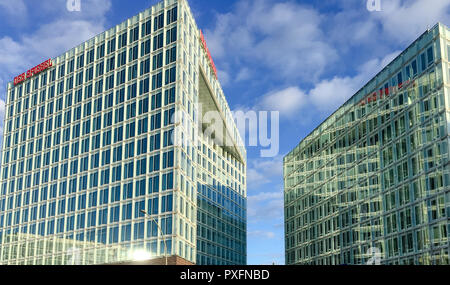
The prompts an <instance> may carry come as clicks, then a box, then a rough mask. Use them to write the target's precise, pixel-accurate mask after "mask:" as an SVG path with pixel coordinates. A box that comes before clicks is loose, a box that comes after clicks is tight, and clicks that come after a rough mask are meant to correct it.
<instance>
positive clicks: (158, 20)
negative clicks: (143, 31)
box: [153, 13, 164, 31]
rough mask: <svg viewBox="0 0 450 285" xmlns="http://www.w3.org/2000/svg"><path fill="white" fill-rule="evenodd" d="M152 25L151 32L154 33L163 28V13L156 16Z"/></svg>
mask: <svg viewBox="0 0 450 285" xmlns="http://www.w3.org/2000/svg"><path fill="white" fill-rule="evenodd" d="M153 23H154V24H153V30H154V31H157V30H159V29H161V28H162V27H164V13H162V14H161V15H159V16H156V17H155V18H154V19H153Z"/></svg>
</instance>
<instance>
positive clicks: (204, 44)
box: [200, 30, 217, 79]
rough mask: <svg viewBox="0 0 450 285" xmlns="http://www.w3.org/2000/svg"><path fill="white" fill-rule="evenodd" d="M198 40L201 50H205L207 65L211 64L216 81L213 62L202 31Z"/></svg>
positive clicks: (215, 70)
mask: <svg viewBox="0 0 450 285" xmlns="http://www.w3.org/2000/svg"><path fill="white" fill-rule="evenodd" d="M200 40H201V41H202V44H203V48H204V49H205V51H206V54H207V55H208V59H209V63H210V64H211V68H212V70H213V71H214V75H215V76H216V79H217V69H216V65H215V64H214V60H213V59H212V56H211V53H210V52H209V49H208V45H207V44H206V40H205V37H204V36H203V32H202V30H200Z"/></svg>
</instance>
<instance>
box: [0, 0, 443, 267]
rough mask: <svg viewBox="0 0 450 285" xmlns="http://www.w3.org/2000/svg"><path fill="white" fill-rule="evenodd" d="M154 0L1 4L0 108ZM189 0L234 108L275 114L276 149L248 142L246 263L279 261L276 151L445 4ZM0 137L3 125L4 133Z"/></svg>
mask: <svg viewBox="0 0 450 285" xmlns="http://www.w3.org/2000/svg"><path fill="white" fill-rule="evenodd" d="M157 2H158V1H142V0H139V1H138V0H129V1H122V0H81V5H82V6H81V7H82V11H81V12H68V11H67V10H66V0H39V1H34V0H0V114H1V116H2V119H1V127H2V126H3V113H4V109H5V103H4V100H5V87H6V83H7V82H8V81H11V80H13V78H14V76H16V75H18V74H19V73H21V72H23V71H25V70H27V69H29V68H30V67H33V66H35V65H37V64H39V63H41V62H42V61H43V60H45V59H47V58H50V57H55V56H58V55H60V54H61V53H63V52H64V51H66V50H68V49H70V48H72V47H74V46H76V45H77V44H79V43H81V42H83V41H85V40H87V39H89V38H91V37H92V36H94V35H96V34H98V33H101V32H103V31H104V30H106V29H109V28H111V27H113V26H115V25H116V24H119V23H121V22H122V21H123V20H125V19H127V18H129V17H131V16H133V15H135V14H137V13H139V12H140V11H142V10H144V9H146V8H148V7H149V6H152V5H153V4H155V3H157ZM380 2H381V11H375V12H370V11H369V10H368V9H367V0H346V1H340V0H323V1H306V0H304V1H300V0H297V1H289V0H260V1H258V0H236V1H233V0H228V1H211V0H190V1H189V3H190V5H191V9H192V11H193V13H194V16H195V18H196V21H197V24H198V26H199V27H200V28H201V29H203V30H204V32H205V37H206V41H207V43H208V46H209V49H210V50H211V53H212V56H213V58H214V61H215V64H216V66H217V68H218V70H219V79H220V81H221V83H222V86H223V89H224V92H225V95H226V97H227V99H228V102H229V105H230V107H231V108H232V109H233V110H243V111H248V110H268V111H279V112H280V153H279V155H278V156H276V157H274V158H261V157H260V148H258V147H249V148H248V263H249V264H271V263H272V262H275V263H276V264H284V238H283V232H284V230H283V195H282V191H283V177H282V157H283V156H284V155H285V154H287V153H288V152H289V151H290V150H291V149H292V148H293V147H295V146H296V145H297V144H298V143H299V142H300V140H301V139H302V138H304V137H305V136H306V135H307V134H308V133H309V132H311V131H312V130H313V129H314V128H315V127H317V126H318V125H319V124H320V123H321V122H322V121H323V120H324V119H325V118H326V117H327V116H328V115H330V114H331V113H332V112H333V111H334V110H335V109H336V108H337V107H338V106H339V105H341V104H342V103H344V102H345V101H346V100H347V99H348V98H350V97H351V96H352V95H353V94H354V93H355V92H356V91H357V90H358V89H359V88H361V87H362V86H363V85H364V84H365V83H366V82H367V81H368V80H369V79H370V78H371V77H373V76H374V75H375V74H377V73H378V72H379V71H380V70H381V69H382V68H383V67H384V66H385V65H386V64H387V63H389V62H390V61H391V60H392V59H393V58H395V56H397V55H398V54H399V53H400V51H402V50H403V49H405V48H406V47H407V46H408V45H409V44H410V43H411V42H412V41H413V40H414V39H415V38H417V37H418V36H419V35H420V34H422V33H423V32H424V31H425V30H426V29H427V28H428V27H430V28H431V27H432V26H433V25H434V24H435V23H437V22H438V21H440V22H442V23H444V24H446V25H450V0H408V1H405V0H403V1H402V0H380ZM1 133H3V131H2V130H1Z"/></svg>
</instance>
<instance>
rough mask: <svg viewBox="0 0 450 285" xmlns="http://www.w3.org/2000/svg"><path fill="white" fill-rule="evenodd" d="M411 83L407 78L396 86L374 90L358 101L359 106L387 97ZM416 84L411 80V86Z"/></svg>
mask: <svg viewBox="0 0 450 285" xmlns="http://www.w3.org/2000/svg"><path fill="white" fill-rule="evenodd" d="M410 83H411V81H410V80H407V81H405V82H401V83H399V84H398V86H393V87H388V88H381V89H380V90H379V91H375V92H373V93H372V94H369V95H366V96H365V97H364V99H362V100H361V102H360V103H359V105H360V106H364V105H366V104H368V103H371V102H376V101H377V100H378V99H383V97H388V96H389V95H390V94H391V93H392V94H395V93H397V92H398V91H399V90H401V89H402V88H403V87H404V86H407V85H409V84H410ZM415 84H416V82H415V81H413V82H412V84H411V85H412V86H413V87H414V86H415Z"/></svg>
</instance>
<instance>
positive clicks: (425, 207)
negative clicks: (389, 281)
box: [284, 24, 450, 265]
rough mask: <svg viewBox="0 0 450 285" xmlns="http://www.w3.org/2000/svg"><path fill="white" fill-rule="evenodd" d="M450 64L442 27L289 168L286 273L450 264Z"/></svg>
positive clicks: (320, 131) (360, 95) (293, 157)
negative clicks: (296, 267) (309, 267)
mask: <svg viewBox="0 0 450 285" xmlns="http://www.w3.org/2000/svg"><path fill="white" fill-rule="evenodd" d="M449 56H450V30H449V29H448V28H447V27H445V26H443V25H441V24H438V25H436V26H435V27H433V28H432V29H431V30H428V31H427V32H425V33H424V34H423V35H422V36H420V37H419V38H418V39H417V40H416V41H415V42H414V43H413V44H412V45H410V46H409V47H408V48H407V49H406V50H405V51H404V52H402V53H401V54H400V55H399V56H398V57H397V58H395V59H394V60H393V61H392V62H391V63H390V64H389V65H388V66H387V67H386V68H384V69H383V70H382V71H381V72H380V73H378V75H376V76H375V77H374V78H373V79H372V80H371V81H370V82H369V83H367V85H365V86H364V87H363V88H362V89H361V90H359V91H358V92H357V93H356V94H355V95H354V96H353V97H351V98H350V99H349V100H348V101H347V102H346V103H345V104H344V105H343V106H341V107H340V108H339V109H338V110H337V111H336V112H335V113H334V114H333V115H331V116H330V117H329V118H328V119H326V120H325V121H324V122H323V123H322V124H321V125H320V126H319V127H318V128H317V129H315V130H314V131H313V132H312V133H311V134H310V135H308V136H307V137H306V138H305V139H304V140H303V141H301V142H300V144H299V145H298V146H297V147H296V148H295V149H294V150H292V151H291V152H290V153H289V154H288V155H287V156H286V157H285V158H284V185H285V189H284V191H285V193H284V194H285V250H286V264H317V265H337V264H367V263H373V262H375V260H376V259H378V258H380V259H379V260H380V262H381V264H449V238H448V237H449V234H448V233H449V230H450V226H449V220H450V177H449V174H450V173H449V172H450V166H449V150H448V148H449V147H448V146H449V131H450V129H449V128H450V112H449V110H450V65H449ZM336 92H339V90H336Z"/></svg>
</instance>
